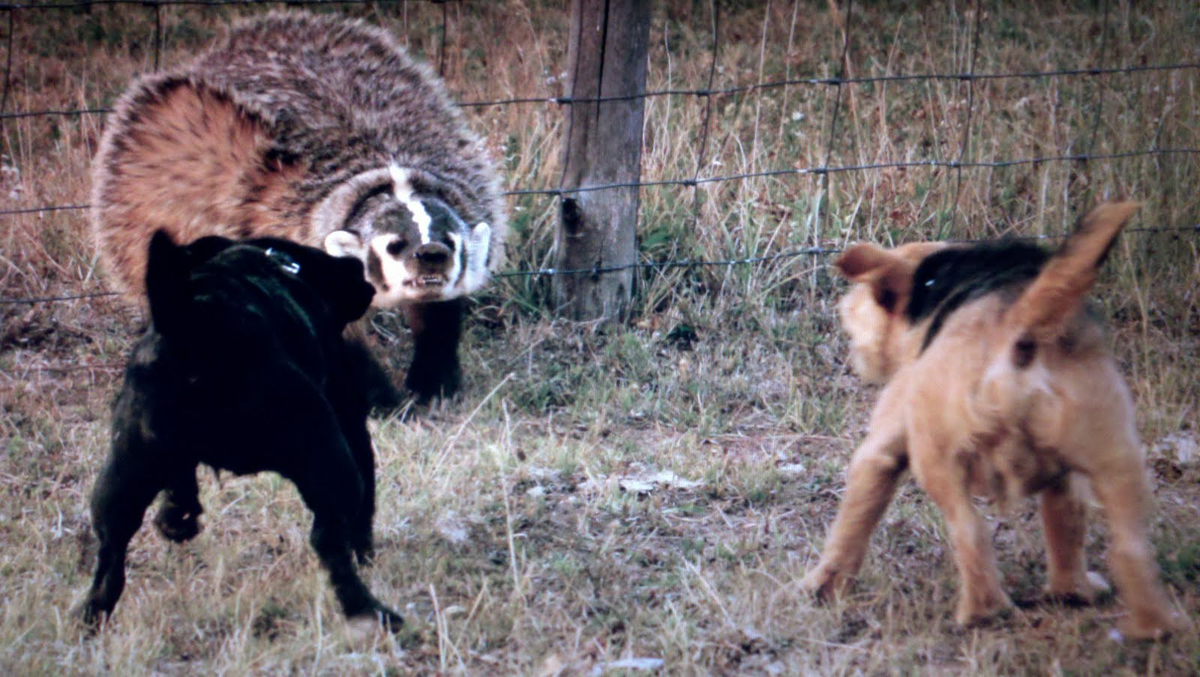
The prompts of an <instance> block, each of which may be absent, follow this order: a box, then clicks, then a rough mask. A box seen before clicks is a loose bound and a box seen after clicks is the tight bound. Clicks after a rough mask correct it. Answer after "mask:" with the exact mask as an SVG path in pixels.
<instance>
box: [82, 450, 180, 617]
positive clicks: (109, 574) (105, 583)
mask: <svg viewBox="0 0 1200 677" xmlns="http://www.w3.org/2000/svg"><path fill="white" fill-rule="evenodd" d="M114 446H115V445H114ZM161 489H162V483H161V481H159V480H158V478H156V477H155V476H154V473H152V472H146V469H145V467H144V466H143V465H142V464H139V463H138V462H137V459H136V458H129V457H127V456H124V455H123V454H122V452H121V451H120V450H114V453H113V456H112V457H111V459H110V460H109V463H108V465H106V466H105V467H104V469H103V470H102V471H101V472H100V476H99V477H98V478H97V480H96V486H95V488H94V489H93V490H92V526H93V528H94V529H95V531H96V536H97V538H98V540H99V541H100V551H99V555H98V557H97V559H96V572H95V576H93V578H92V587H91V589H90V590H89V591H88V594H87V597H86V598H85V599H84V602H83V605H82V607H81V608H80V609H79V615H80V618H82V620H83V622H84V623H85V624H86V625H88V627H89V628H95V626H96V625H97V624H98V623H99V622H100V618H101V616H107V615H109V614H111V613H112V610H113V608H114V607H115V606H116V605H117V600H118V599H120V597H121V591H122V590H124V589H125V553H126V550H127V549H128V547H129V541H130V539H132V538H133V535H134V534H135V533H137V530H138V529H139V528H141V526H142V518H143V516H144V515H145V512H146V508H147V507H149V506H150V504H151V503H152V502H153V501H154V497H155V495H157V494H158V492H159V491H160V490H161Z"/></svg>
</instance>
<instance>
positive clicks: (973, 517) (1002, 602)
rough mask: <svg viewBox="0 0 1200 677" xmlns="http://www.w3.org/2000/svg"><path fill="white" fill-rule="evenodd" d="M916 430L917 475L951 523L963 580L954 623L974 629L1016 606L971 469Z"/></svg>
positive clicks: (913, 436) (920, 429)
mask: <svg viewBox="0 0 1200 677" xmlns="http://www.w3.org/2000/svg"><path fill="white" fill-rule="evenodd" d="M913 428H914V429H912V430H910V432H909V438H908V439H909V449H910V450H911V457H912V465H913V474H914V475H916V477H917V480H918V481H919V482H920V483H921V486H922V487H924V488H925V491H926V492H927V493H928V494H929V495H930V497H932V498H933V500H934V502H935V503H937V506H938V508H939V509H941V511H942V514H943V515H944V516H945V518H946V525H947V527H949V529H950V539H951V544H952V546H953V548H954V562H955V565H956V566H957V567H958V575H959V578H960V579H961V581H962V590H961V592H960V595H959V599H958V610H957V611H956V612H955V614H954V619H955V620H956V621H958V623H959V624H961V625H974V624H976V623H979V622H980V621H984V620H986V619H988V618H990V617H992V616H995V615H997V614H999V613H1001V612H1002V611H1004V610H1006V609H1007V608H1009V607H1011V606H1012V602H1011V601H1010V600H1009V599H1008V595H1006V594H1005V593H1004V590H1003V589H1002V588H1001V587H1000V571H999V569H997V568H996V555H995V553H994V552H993V550H992V539H991V534H989V533H988V529H987V525H986V524H985V523H984V521H983V518H982V517H981V516H980V514H979V512H978V511H977V510H975V506H974V504H972V503H971V493H970V487H969V482H968V477H967V469H966V468H965V467H964V466H963V465H962V463H961V461H960V459H958V458H956V457H955V455H954V454H953V453H951V450H948V449H945V448H943V445H940V444H939V442H938V440H936V439H934V437H933V436H932V435H929V434H928V433H927V432H926V430H927V428H924V427H923V426H922V427H918V426H913Z"/></svg>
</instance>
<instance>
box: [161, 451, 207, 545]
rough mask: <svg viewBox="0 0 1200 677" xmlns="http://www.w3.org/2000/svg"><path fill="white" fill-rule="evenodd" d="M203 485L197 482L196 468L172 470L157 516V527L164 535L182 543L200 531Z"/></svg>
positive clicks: (202, 509) (202, 510)
mask: <svg viewBox="0 0 1200 677" xmlns="http://www.w3.org/2000/svg"><path fill="white" fill-rule="evenodd" d="M203 512H204V507H203V506H201V505H200V488H199V486H197V484H196V468H195V467H189V468H178V469H175V470H173V471H172V476H171V477H170V478H168V480H167V488H166V491H165V492H163V500H162V504H161V505H160V506H159V508H158V514H157V515H155V517H154V528H155V529H158V533H160V534H162V536H163V538H165V539H167V540H169V541H174V542H176V543H182V542H184V541H186V540H189V539H191V538H194V537H195V536H196V534H198V533H200V515H201V514H202V513H203Z"/></svg>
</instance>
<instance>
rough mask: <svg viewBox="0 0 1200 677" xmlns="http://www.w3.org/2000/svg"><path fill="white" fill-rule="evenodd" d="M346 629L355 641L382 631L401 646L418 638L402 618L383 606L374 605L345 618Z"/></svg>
mask: <svg viewBox="0 0 1200 677" xmlns="http://www.w3.org/2000/svg"><path fill="white" fill-rule="evenodd" d="M346 629H347V631H348V632H349V634H350V635H351V636H352V637H355V638H357V639H364V638H368V637H370V636H372V635H374V634H375V633H377V632H378V631H379V630H384V631H386V632H389V633H391V634H392V636H394V637H395V638H396V640H397V641H398V642H400V643H401V644H402V645H404V644H409V643H411V642H412V641H413V640H414V639H415V638H417V637H418V635H417V633H416V631H415V630H413V629H412V628H410V627H409V626H408V625H406V624H405V623H404V617H402V616H401V615H400V614H398V613H396V612H395V611H392V610H391V609H389V608H387V607H386V606H384V605H383V604H376V605H375V606H374V608H372V609H370V610H368V611H364V612H362V613H358V614H355V615H353V616H350V617H349V618H347V619H346Z"/></svg>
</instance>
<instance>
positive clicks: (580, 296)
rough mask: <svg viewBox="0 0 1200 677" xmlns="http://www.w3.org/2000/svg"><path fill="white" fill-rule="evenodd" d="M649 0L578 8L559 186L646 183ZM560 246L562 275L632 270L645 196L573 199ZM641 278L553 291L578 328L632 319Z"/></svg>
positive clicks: (622, 274) (620, 191)
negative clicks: (611, 268)
mask: <svg viewBox="0 0 1200 677" xmlns="http://www.w3.org/2000/svg"><path fill="white" fill-rule="evenodd" d="M649 35H650V1H649V0H574V5H573V7H572V11H571V36H570V40H571V41H570V44H569V46H568V50H567V57H568V58H567V62H568V68H569V73H570V82H569V83H568V86H569V91H570V94H569V96H571V97H572V98H583V99H596V98H607V97H629V98H622V99H619V100H612V101H594V100H593V101H582V102H578V103H572V104H570V105H569V106H568V108H567V130H568V131H567V139H566V143H565V145H564V148H563V175H562V180H561V182H560V184H559V187H560V188H562V189H564V190H567V191H569V190H570V189H572V188H579V187H585V186H593V185H597V184H610V183H626V182H628V183H636V182H637V181H638V180H639V178H640V176H641V157H642V112H643V109H644V102H645V99H644V98H643V97H642V96H640V95H641V94H642V93H643V92H644V91H645V87H646V50H647V44H648V42H649ZM560 209H561V212H560V216H559V227H558V233H557V235H556V237H555V249H556V259H555V267H556V268H558V269H559V270H575V269H602V268H605V267H609V266H625V265H630V264H633V263H634V262H635V261H636V257H637V237H636V236H637V216H638V188H637V187H627V188H606V189H602V190H596V191H585V192H580V193H570V192H568V193H565V194H564V196H563V198H562V201H561V203H560ZM633 279H634V277H633V270H632V268H627V269H624V270H620V271H614V272H597V273H587V274H574V275H558V276H555V277H554V278H553V280H552V292H553V298H554V303H555V306H556V308H557V310H558V312H559V313H561V314H563V315H565V316H566V317H570V318H572V319H577V320H592V319H605V320H616V319H621V318H624V317H625V316H626V315H627V314H628V311H629V302H630V298H631V295H632V292H633Z"/></svg>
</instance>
